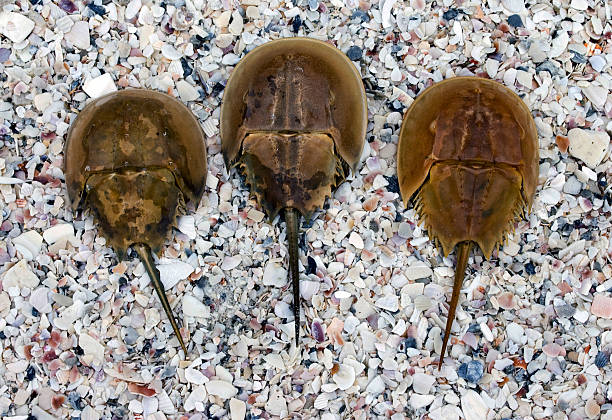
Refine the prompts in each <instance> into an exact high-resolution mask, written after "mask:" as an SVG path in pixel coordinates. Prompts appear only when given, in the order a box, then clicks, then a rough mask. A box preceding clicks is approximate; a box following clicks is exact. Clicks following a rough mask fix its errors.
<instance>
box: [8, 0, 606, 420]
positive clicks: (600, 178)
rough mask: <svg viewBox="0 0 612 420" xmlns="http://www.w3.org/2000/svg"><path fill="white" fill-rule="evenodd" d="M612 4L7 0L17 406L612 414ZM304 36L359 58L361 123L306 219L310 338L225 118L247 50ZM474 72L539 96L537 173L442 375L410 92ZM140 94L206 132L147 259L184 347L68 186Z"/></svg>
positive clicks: (439, 321)
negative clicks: (77, 133)
mask: <svg viewBox="0 0 612 420" xmlns="http://www.w3.org/2000/svg"><path fill="white" fill-rule="evenodd" d="M608 3H610V2H609V1H603V0H529V1H526V0H490V1H476V0H474V1H453V0H439V1H432V0H404V1H398V0H379V1H357V0H329V1H323V0H301V1H292V2H288V1H284V2H283V1H281V2H278V1H272V0H240V1H231V0H184V1H183V0H180V1H149V0H147V1H145V0H117V1H110V0H83V1H77V0H43V1H34V0H32V1H26V0H21V1H4V2H3V3H2V6H1V7H0V80H1V81H2V87H3V89H4V91H3V95H2V97H0V148H1V150H2V153H0V211H1V212H0V214H1V215H2V218H1V219H0V344H1V345H2V348H3V349H4V350H3V353H2V359H1V363H0V370H2V374H0V389H1V390H2V391H0V413H2V416H5V417H6V418H7V419H9V420H27V419H26V417H28V416H29V415H31V416H34V417H36V418H37V419H39V420H55V419H63V418H71V417H75V418H76V417H79V416H80V417H81V419H83V420H100V419H110V418H113V417H125V418H142V420H169V419H174V418H180V417H181V416H187V417H189V418H190V420H205V419H208V418H211V419H212V418H214V419H230V420H246V419H247V418H262V419H263V418H269V419H293V418H303V419H310V418H312V419H321V420H338V419H343V418H345V417H347V418H348V417H350V418H355V419H359V420H361V419H370V418H372V419H375V418H387V419H390V420H405V419H412V418H429V419H431V420H460V419H461V420H486V419H493V418H499V419H552V420H561V419H568V420H578V419H597V418H601V419H604V420H612V405H611V404H610V403H609V400H610V395H612V391H610V390H611V389H612V361H611V360H610V352H611V351H612V333H611V332H610V330H611V329H612V292H611V290H612V262H611V261H610V255H611V252H612V245H611V244H612V242H611V241H610V238H612V220H611V219H610V214H612V159H611V153H610V150H611V149H610V134H611V133H612V94H611V89H612V52H611V44H610V39H609V38H610V37H609V35H610V33H612V19H611V17H612V15H611V13H612V9H611V8H610V7H609V5H608ZM301 36H306V37H310V38H315V39H319V40H321V41H323V42H326V43H328V44H329V45H333V46H335V47H337V48H338V50H339V51H341V52H342V54H343V57H344V56H346V57H347V61H346V63H348V64H350V65H351V66H352V67H353V68H354V69H355V71H356V72H357V73H358V74H359V78H360V79H361V80H362V81H363V85H364V87H365V90H366V98H367V102H368V103H367V108H368V127H367V132H366V134H365V139H366V141H365V145H364V150H363V151H362V153H361V156H360V158H361V161H360V163H359V164H358V165H357V167H356V168H351V171H350V175H349V177H348V178H347V179H346V181H345V182H343V183H341V184H339V185H338V186H337V187H336V188H335V189H334V191H333V192H332V193H331V194H330V197H329V198H328V199H326V202H325V206H324V207H323V208H321V209H319V210H317V211H316V212H315V213H314V214H313V215H312V216H311V217H310V218H309V220H306V218H303V217H302V218H301V220H300V251H299V265H300V282H299V289H300V297H301V299H300V302H299V303H300V305H299V309H300V318H301V323H300V325H298V327H299V337H298V342H299V344H298V346H296V345H295V338H296V337H295V336H294V334H295V326H296V325H295V316H294V315H295V314H294V311H293V305H292V303H293V296H292V293H293V292H292V285H291V282H290V279H289V273H288V271H287V270H288V261H287V252H288V249H287V244H286V233H287V232H286V227H285V224H284V222H283V217H282V215H281V216H279V217H276V218H275V219H274V220H269V218H268V216H267V215H266V214H265V213H264V211H263V206H262V205H261V203H259V202H258V201H257V200H256V199H254V196H253V195H252V194H251V192H250V188H249V186H248V185H245V184H244V181H243V179H242V177H241V176H240V175H239V174H240V172H241V169H240V165H241V163H240V162H233V163H235V164H236V165H235V166H226V162H225V161H224V158H223V153H222V150H221V149H222V145H221V141H220V136H219V135H220V131H221V130H222V129H223V124H222V122H223V118H225V116H222V115H221V114H220V105H221V103H222V101H223V100H224V98H225V94H226V86H227V82H228V79H229V77H230V75H231V74H232V73H233V72H234V71H236V70H237V69H238V67H236V66H239V65H240V64H239V63H240V62H241V60H243V59H244V58H245V57H248V56H249V54H251V53H252V51H253V49H254V48H256V47H257V46H259V45H261V44H264V43H267V42H269V41H271V40H272V39H277V38H287V37H301ZM322 65H323V63H322ZM298 71H299V70H298ZM455 76H472V77H473V76H478V77H487V78H490V79H491V80H495V81H498V82H500V83H502V84H504V85H505V86H507V87H508V88H509V89H511V90H512V91H514V92H515V93H516V94H517V95H518V97H520V99H521V100H522V101H523V102H524V104H525V105H526V106H527V107H528V108H529V111H530V113H531V115H532V116H533V117H534V121H535V124H536V127H537V130H538V134H539V136H538V143H539V165H538V169H539V173H538V175H537V178H538V186H537V189H536V195H535V199H534V201H533V203H532V206H531V209H530V210H529V212H528V213H527V214H526V215H525V217H524V218H523V217H521V218H520V220H519V221H518V222H517V223H513V224H512V225H511V232H509V235H508V239H507V241H506V242H505V243H504V244H500V246H499V249H498V250H497V251H495V252H494V255H493V257H492V258H490V259H486V258H484V256H483V255H482V253H481V251H480V250H479V249H475V250H474V251H473V252H472V253H471V255H470V259H469V262H468V266H469V268H468V270H467V271H466V276H465V281H464V283H463V285H462V287H461V290H460V299H459V307H458V308H457V316H456V319H455V321H454V323H453V328H452V331H451V339H450V342H449V344H450V345H449V348H448V353H447V354H446V355H445V356H446V357H445V358H444V359H443V360H444V363H443V364H442V368H441V371H438V365H437V362H438V360H439V358H440V354H439V353H440V351H441V343H442V336H443V333H444V324H445V322H446V316H447V311H448V304H449V300H450V296H451V292H452V284H453V280H454V275H455V273H454V265H455V262H456V253H455V252H451V253H450V255H448V256H445V255H443V254H442V252H441V250H440V249H439V248H438V247H437V246H436V244H435V243H434V241H433V240H432V238H431V237H430V236H429V234H430V233H429V232H428V230H427V229H426V227H425V226H424V225H423V224H422V220H419V218H418V217H416V213H415V203H414V202H410V201H407V200H405V199H406V197H401V194H400V191H399V187H400V184H401V183H402V180H400V179H398V178H397V143H398V135H399V132H400V130H401V127H402V118H403V115H405V113H406V111H407V109H408V107H409V106H410V105H411V104H412V103H413V102H414V101H418V100H419V97H420V95H422V93H423V91H424V90H425V89H426V88H427V87H429V86H430V85H432V84H435V83H438V82H441V81H443V80H445V79H449V78H452V77H455ZM337 82H340V81H333V82H332V83H337ZM292 86H296V85H295V84H292ZM124 89H151V90H154V91H158V92H163V93H167V94H168V95H170V96H173V97H176V98H177V99H179V100H180V101H181V102H183V103H184V104H185V105H186V106H187V107H188V108H189V112H191V113H193V114H194V115H195V117H196V118H197V120H198V122H199V124H200V125H201V127H202V130H203V132H204V133H205V141H206V149H207V152H208V155H207V161H206V166H207V177H206V185H205V186H204V188H205V193H204V195H203V197H202V200H201V201H200V203H197V205H196V206H193V205H192V203H186V206H181V208H180V210H181V213H180V214H181V215H180V216H179V217H178V219H177V226H176V229H174V230H173V231H172V233H171V234H170V235H168V237H167V241H166V243H165V244H164V246H163V247H162V249H161V250H160V253H159V254H158V255H156V256H155V257H154V258H155V261H156V262H158V264H157V266H158V269H159V271H160V273H161V277H162V283H163V284H164V287H165V289H166V294H167V296H168V300H169V302H170V305H171V307H172V311H173V313H174V316H175V317H176V318H177V321H178V324H179V327H180V328H181V333H182V335H183V337H184V338H185V341H186V344H187V345H188V349H189V352H188V353H189V354H187V355H183V352H182V351H181V349H180V345H179V342H178V340H177V339H176V337H175V335H174V334H173V332H172V328H171V325H170V323H169V322H168V319H167V317H166V316H165V314H164V311H163V309H162V308H161V305H160V303H159V299H158V297H157V295H156V293H155V290H154V288H153V285H152V284H151V281H150V279H149V278H148V275H147V274H146V270H145V268H144V265H143V264H142V262H141V261H140V259H139V258H138V256H137V255H136V253H135V252H134V249H133V248H132V249H130V250H129V251H128V253H127V255H126V256H125V258H124V259H123V261H119V260H118V259H117V255H116V253H115V252H113V250H112V249H111V248H110V247H109V246H108V241H107V239H108V238H104V237H103V236H102V235H101V234H100V231H101V230H100V229H98V226H96V221H95V220H96V219H95V217H93V214H92V213H91V212H88V211H73V209H72V206H71V203H70V202H69V201H68V196H67V188H66V181H65V180H66V176H67V174H66V173H65V171H64V168H65V166H66V161H65V158H66V156H65V154H64V148H65V146H66V138H67V133H68V130H69V129H70V127H71V125H72V124H73V122H74V121H75V118H76V117H77V115H78V114H79V112H80V110H82V109H83V107H84V106H85V105H86V104H87V103H89V102H91V101H92V100H93V99H94V98H99V97H102V96H104V95H106V94H109V93H112V92H115V91H117V90H124ZM296 92H297V90H296ZM296 99H299V98H297V97H296ZM305 99H307V98H301V99H300V100H301V101H302V102H304V100H305ZM334 103H335V102H334V99H333V98H331V102H330V106H334ZM243 111H245V110H243ZM131 123H133V124H137V125H138V124H141V123H144V121H130V124H131ZM483 123H486V122H483ZM326 130H327V129H324V130H323V131H324V133H323V134H330V133H327V131H326ZM120 131H121V130H120ZM119 134H120V133H118V135H119ZM162 134H163V133H160V135H162ZM170 134H172V133H170ZM336 134H339V135H342V133H331V137H333V140H337V139H338V137H336ZM165 137H166V138H167V139H170V138H171V136H168V133H166V136H165ZM84 140H85V139H84ZM334 151H335V152H338V151H339V149H338V144H335V150H334ZM89 152H93V153H94V154H95V153H107V152H109V151H89ZM199 158H200V157H198V156H189V159H192V161H193V162H201V159H200V160H198V159H199ZM202 163H203V162H202ZM344 169H347V168H344ZM353 169H354V170H353ZM88 170H92V168H88V169H87V168H85V171H86V172H87V171H88ZM120 170H121V169H120ZM175 175H177V174H175ZM175 181H177V182H179V183H180V181H181V179H179V178H178V177H177V178H176V179H175ZM183 207H185V208H183ZM527 377H528V379H529V380H528V381H526V378H527ZM33 390H35V391H36V393H37V395H36V396H35V397H34V396H33V395H34V394H32V391H33ZM132 391H134V392H132ZM146 394H151V396H146ZM62 399H63V400H62Z"/></svg>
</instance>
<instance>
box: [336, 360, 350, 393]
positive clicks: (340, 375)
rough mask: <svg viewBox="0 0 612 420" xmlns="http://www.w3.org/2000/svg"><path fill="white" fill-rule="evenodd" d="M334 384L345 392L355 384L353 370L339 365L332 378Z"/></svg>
mask: <svg viewBox="0 0 612 420" xmlns="http://www.w3.org/2000/svg"><path fill="white" fill-rule="evenodd" d="M332 379H333V380H334V382H335V383H336V384H337V385H338V388H340V389H341V390H343V391H346V390H347V389H349V388H350V387H351V386H353V383H354V382H355V369H353V367H352V366H347V365H342V364H341V365H340V366H339V368H338V371H337V372H336V373H335V374H334V375H333V376H332Z"/></svg>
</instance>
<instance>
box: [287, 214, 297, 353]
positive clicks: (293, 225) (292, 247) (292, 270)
mask: <svg viewBox="0 0 612 420" xmlns="http://www.w3.org/2000/svg"><path fill="white" fill-rule="evenodd" d="M285 222H286V223H287V242H288V244H289V276H290V278H291V283H292V284H293V315H294V317H295V345H296V347H297V345H298V342H299V338H300V266H299V261H298V256H299V250H298V213H297V211H296V210H295V209H294V208H291V207H288V208H286V209H285Z"/></svg>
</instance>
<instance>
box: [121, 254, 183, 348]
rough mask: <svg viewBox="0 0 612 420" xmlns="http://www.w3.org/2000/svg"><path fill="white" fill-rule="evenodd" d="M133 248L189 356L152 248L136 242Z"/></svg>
mask: <svg viewBox="0 0 612 420" xmlns="http://www.w3.org/2000/svg"><path fill="white" fill-rule="evenodd" d="M132 248H134V250H135V251H136V253H137V254H138V256H139V257H140V260H141V261H142V264H143V265H144V266H145V270H147V274H148V275H149V278H150V279H151V282H152V283H153V288H154V289H155V291H156V292H157V296H159V300H160V301H161V304H162V307H163V308H164V312H165V313H166V316H167V317H168V319H169V320H170V324H171V325H172V329H173V330H174V334H176V338H178V341H179V343H181V347H182V348H183V351H184V352H185V356H187V347H186V346H185V342H184V341H183V336H182V335H181V330H180V329H179V327H178V324H177V322H176V318H174V314H173V313H172V308H171V307H170V302H168V296H166V289H165V288H164V284H163V283H162V281H161V278H160V274H159V270H158V269H157V267H155V263H154V262H153V254H151V249H150V248H149V247H148V246H147V245H144V244H134V245H132Z"/></svg>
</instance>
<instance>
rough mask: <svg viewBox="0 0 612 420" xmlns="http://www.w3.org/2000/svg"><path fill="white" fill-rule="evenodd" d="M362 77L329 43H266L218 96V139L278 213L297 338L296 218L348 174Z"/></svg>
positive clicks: (356, 152) (362, 120)
mask: <svg viewBox="0 0 612 420" xmlns="http://www.w3.org/2000/svg"><path fill="white" fill-rule="evenodd" d="M366 126H367V105H366V98H365V91H364V88H363V84H362V83H361V77H360V76H359V73H358V72H357V70H356V68H355V66H354V65H353V63H351V61H350V60H349V59H348V57H346V56H345V55H344V54H343V53H341V52H340V51H339V50H337V49H336V48H334V47H333V46H331V45H329V44H327V43H325V42H321V41H317V40H314V39H309V38H287V39H279V40H276V41H272V42H269V43H267V44H264V45H262V46H259V47H257V48H255V49H254V50H253V51H251V52H250V53H249V54H247V55H246V56H245V57H244V58H243V59H242V60H241V61H240V62H239V63H238V65H237V66H236V68H235V69H234V71H233V73H232V75H231V77H230V79H229V81H228V83H227V87H226V88H225V93H224V94H223V104H222V106H221V142H222V150H223V156H224V158H225V163H226V165H227V167H228V168H230V167H231V166H233V165H236V166H238V169H239V171H240V172H241V173H242V174H243V175H244V176H245V177H246V183H247V184H248V185H249V186H250V188H251V192H252V194H253V195H254V196H255V199H256V200H257V202H258V203H259V204H260V205H261V206H262V207H263V209H264V211H265V212H266V214H267V215H268V217H269V218H270V220H273V219H274V218H275V217H276V215H277V214H278V212H279V211H281V210H283V211H284V214H285V221H286V223H287V239H288V244H289V269H290V270H289V273H290V278H291V282H292V284H293V310H294V314H295V340H296V344H297V342H298V337H299V326H300V306H299V296H300V288H299V266H298V213H300V214H301V215H303V216H304V217H305V218H307V219H308V218H310V217H311V215H312V213H313V212H314V211H315V210H316V209H317V208H319V207H322V206H323V203H324V201H325V199H326V197H329V196H330V195H331V192H332V190H333V189H334V188H335V187H336V186H337V185H338V184H340V183H341V182H342V181H343V180H344V179H345V178H346V176H347V175H348V174H349V170H350V169H352V170H355V167H356V165H357V163H358V162H359V158H360V155H361V151H362V149H363V145H364V141H365V132H366Z"/></svg>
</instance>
